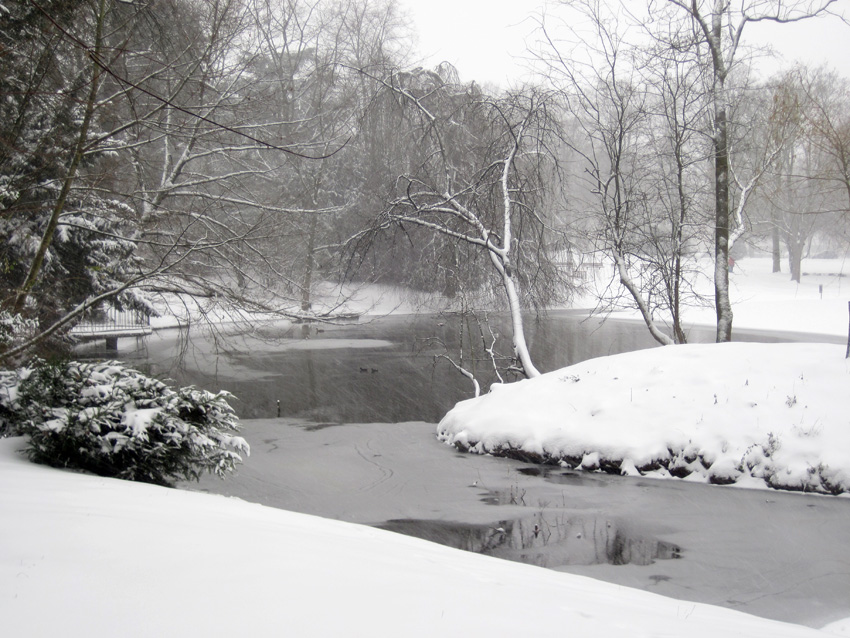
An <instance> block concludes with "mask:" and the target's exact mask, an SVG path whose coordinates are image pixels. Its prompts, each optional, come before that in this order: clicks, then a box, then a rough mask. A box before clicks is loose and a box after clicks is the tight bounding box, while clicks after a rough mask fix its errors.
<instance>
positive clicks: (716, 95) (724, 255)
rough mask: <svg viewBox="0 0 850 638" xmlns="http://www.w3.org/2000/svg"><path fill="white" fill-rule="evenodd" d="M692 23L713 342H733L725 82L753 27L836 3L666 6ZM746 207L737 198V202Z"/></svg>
mask: <svg viewBox="0 0 850 638" xmlns="http://www.w3.org/2000/svg"><path fill="white" fill-rule="evenodd" d="M667 1H668V2H669V3H670V4H671V5H673V6H674V7H676V8H677V9H678V10H680V11H681V12H683V13H684V14H685V15H686V16H687V17H688V19H689V20H690V21H691V23H692V24H693V27H694V31H695V33H696V34H697V35H698V36H699V40H698V42H699V46H700V47H701V48H703V49H704V51H705V53H706V58H707V62H706V65H705V67H704V69H705V73H706V78H707V86H708V87H709V89H710V96H711V102H712V111H713V113H712V119H711V139H712V143H713V146H714V218H715V230H714V296H715V308H716V312H717V336H716V338H717V341H718V342H722V341H730V340H731V338H732V305H731V302H730V300H729V267H728V264H729V249H730V226H731V224H732V223H733V222H732V220H733V219H734V216H733V215H734V213H733V212H732V211H731V210H730V199H729V188H730V182H731V179H732V176H731V174H730V166H729V157H730V137H729V108H730V96H729V89H730V86H729V82H730V80H731V74H732V73H733V71H734V68H735V64H736V62H737V60H738V57H739V51H740V49H741V46H742V43H743V35H744V31H745V29H746V27H747V25H748V24H751V23H755V22H776V23H789V22H797V21H800V20H805V19H809V18H812V17H815V16H819V15H823V14H826V13H828V12H829V9H830V7H831V5H833V4H834V3H835V1H836V0H819V1H817V2H812V1H811V0H805V1H777V2H761V1H759V0H751V1H747V2H742V3H733V2H732V1H731V0H667ZM739 201H746V200H745V198H744V197H743V196H742V200H739Z"/></svg>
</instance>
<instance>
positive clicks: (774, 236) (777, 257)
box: [770, 213, 782, 272]
mask: <svg viewBox="0 0 850 638" xmlns="http://www.w3.org/2000/svg"><path fill="white" fill-rule="evenodd" d="M771 216H772V217H773V229H772V230H771V231H770V241H771V244H772V250H771V254H772V256H773V270H772V271H771V272H782V251H781V250H780V247H781V244H780V242H779V226H777V224H776V217H775V213H774V214H772V215H771Z"/></svg>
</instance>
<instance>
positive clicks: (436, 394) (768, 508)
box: [93, 312, 850, 627]
mask: <svg viewBox="0 0 850 638" xmlns="http://www.w3.org/2000/svg"><path fill="white" fill-rule="evenodd" d="M582 319H583V315H581V314H580V313H574V312H562V313H552V314H551V315H550V316H549V317H548V318H547V319H545V320H544V321H542V322H530V323H529V325H528V333H529V341H530V343H531V348H532V352H533V353H534V355H535V361H536V363H537V364H538V366H539V367H540V368H541V369H542V370H544V371H547V370H552V369H556V368H559V367H562V366H564V365H567V364H570V363H576V362H578V361H580V360H583V359H587V358H590V357H594V356H600V355H605V354H614V353H618V352H623V351H628V350H634V349H637V348H644V347H652V346H653V342H652V340H651V339H650V338H649V337H648V335H647V334H646V330H645V329H644V328H643V327H642V326H640V325H638V324H634V323H629V322H616V321H609V322H608V323H606V324H605V325H604V326H603V327H602V328H599V326H598V324H596V323H591V322H582ZM457 332H458V330H457V320H456V318H455V319H453V318H451V317H449V318H446V317H437V316H417V317H388V318H384V319H381V320H377V321H373V322H369V323H362V324H357V325H350V326H316V325H308V326H294V327H291V328H275V327H271V328H266V329H264V330H263V331H260V332H253V333H252V334H241V335H239V334H237V335H229V336H228V338H227V339H226V340H224V341H218V342H217V341H215V340H212V339H210V338H203V337H200V336H199V337H198V338H193V339H192V340H189V341H187V340H185V339H184V338H183V337H182V336H181V335H179V334H178V333H177V331H161V332H159V333H156V334H155V335H153V336H152V337H150V338H149V339H148V340H147V344H146V348H145V349H143V350H141V351H139V352H132V351H131V349H130V348H129V347H128V346H129V344H130V343H131V342H127V344H126V345H124V344H123V343H122V348H125V349H124V350H123V351H122V352H121V353H120V356H121V357H122V358H126V359H130V361H131V363H132V364H133V365H135V366H136V367H139V368H142V369H145V370H147V371H149V372H152V373H154V374H157V375H159V376H164V377H170V378H172V379H174V380H175V381H176V382H177V383H179V384H190V383H191V384H196V385H199V386H201V387H204V388H207V389H210V390H217V389H226V390H229V391H231V392H233V393H234V394H235V395H236V396H237V397H238V401H236V402H235V403H234V405H235V406H236V408H237V410H238V412H239V413H240V415H241V416H242V417H243V418H246V419H252V420H249V421H245V422H244V423H243V424H244V432H243V434H244V435H245V437H246V438H247V439H248V441H249V442H250V443H251V447H252V452H253V453H252V456H251V457H250V459H248V460H247V462H246V463H245V465H243V466H242V467H241V468H240V470H239V474H238V476H236V477H234V478H231V479H228V480H227V481H224V482H222V481H219V480H217V479H213V478H206V479H204V480H203V481H202V482H201V484H200V486H196V485H194V484H192V485H187V486H186V487H188V488H189V489H202V490H206V491H210V492H216V493H221V494H227V495H232V496H237V497H240V498H244V499H246V500H251V501H256V502H260V503H264V504H266V505H270V506H274V507H281V508H285V509H289V510H293V511H298V512H304V513H309V514H315V515H319V516H324V517H330V518H337V519H341V520H347V521H352V522H357V523H365V524H370V525H376V526H380V527H383V528H386V529H391V530H394V531H398V532H402V533H407V534H412V535H416V536H420V537H423V538H427V539H430V540H433V541H436V542H441V543H444V544H447V545H451V546H454V547H458V548H462V549H467V550H470V551H477V552H482V553H486V554H490V555H493V556H498V557H501V558H505V559H509V560H520V561H523V562H528V563H531V564H537V565H541V566H545V567H548V568H551V569H557V570H562V571H567V572H571V573H576V574H583V575H587V576H591V577H593V578H599V579H602V580H608V581H612V582H615V583H619V584H622V585H627V586H630V587H637V588H641V589H646V590H649V591H654V592H657V593H660V594H664V595H668V596H673V597H676V598H680V599H682V600H684V601H699V602H708V603H712V604H718V605H722V606H727V607H732V608H735V609H739V610H741V611H745V612H749V613H754V614H757V615H762V616H766V617H770V618H775V619H779V620H785V621H790V622H796V623H801V624H807V625H810V626H813V627H820V626H822V625H824V624H826V623H827V622H830V621H833V620H836V619H839V618H845V617H848V616H850V543H848V541H847V529H848V528H850V499H848V498H835V497H821V496H812V495H801V494H789V493H780V492H774V491H764V490H758V491H756V490H744V489H740V488H720V487H715V486H706V485H700V484H694V483H687V482H684V481H661V480H651V479H646V478H638V479H634V478H623V477H615V476H606V475H602V474H588V473H577V472H572V471H567V470H563V469H561V468H551V467H539V466H532V465H528V464H525V463H521V462H518V461H511V460H507V459H495V458H491V457H480V456H474V455H468V454H461V453H458V452H456V451H455V450H453V449H452V448H450V447H447V446H445V445H443V444H441V443H439V442H437V441H436V439H435V436H434V433H435V426H434V425H433V423H436V421H438V420H439V419H440V418H441V417H442V415H443V414H445V412H446V411H447V410H448V409H449V408H451V407H452V406H453V405H454V403H455V402H456V401H458V400H461V399H464V398H467V397H468V396H470V389H471V388H470V385H469V383H468V381H466V380H465V379H463V378H461V377H460V376H459V375H457V374H456V373H455V372H453V371H452V369H451V368H450V367H449V366H448V364H446V363H445V362H440V361H438V362H436V363H434V355H435V354H438V353H440V352H444V350H443V349H441V347H440V346H438V345H436V343H435V342H434V341H433V340H432V339H431V338H432V337H434V336H436V337H438V338H439V339H440V340H441V341H442V342H444V343H448V344H449V345H450V346H453V345H456V343H457V341H456V340H457ZM691 336H692V338H693V337H696V338H695V339H692V340H702V341H711V340H712V339H713V333H712V332H711V331H705V332H703V333H702V334H699V333H692V335H691ZM737 337H738V338H753V335H747V334H746V333H739V334H738V335H737ZM784 338H793V337H791V336H787V335H786V336H782V335H778V336H774V337H773V339H774V340H778V339H784ZM759 340H767V339H764V337H761V338H759ZM93 354H96V353H93ZM99 354H100V355H101V356H103V355H104V353H99ZM178 355H180V356H178ZM110 356H113V355H110ZM278 401H280V413H281V415H282V417H283V418H280V419H277V418H268V417H274V416H275V415H276V413H277V409H278V407H277V406H278V403H277V402H278ZM343 424H344V425H343ZM682 609H683V613H688V612H687V609H688V608H687V606H686V604H684V603H683V608H682Z"/></svg>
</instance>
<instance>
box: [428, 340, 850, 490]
mask: <svg viewBox="0 0 850 638" xmlns="http://www.w3.org/2000/svg"><path fill="white" fill-rule="evenodd" d="M848 389H850V360H848V359H845V358H844V348H843V347H842V346H837V345H829V344H759V343H730V344H722V345H716V344H710V345H684V346H670V347H666V348H655V349H650V350H642V351H638V352H630V353H625V354H620V355H614V356H610V357H601V358H598V359H592V360H589V361H584V362H582V363H579V364H576V365H573V366H570V367H567V368H563V369H562V370H557V371H555V372H550V373H548V374H545V375H543V376H541V377H538V378H536V379H531V380H526V381H520V382H518V383H512V384H507V385H503V386H494V388H493V389H492V390H491V392H490V393H489V394H485V395H483V396H481V397H478V398H476V399H470V400H468V401H463V402H461V403H459V404H458V405H457V406H455V408H454V409H453V410H451V411H450V412H449V413H448V414H447V415H446V417H445V418H444V419H443V420H442V422H441V423H440V425H439V426H438V435H439V437H440V438H441V439H443V440H445V441H446V442H447V443H451V444H455V445H457V446H459V447H461V448H463V449H470V450H471V451H473V452H479V453H497V454H498V453H501V454H512V455H514V456H517V455H519V456H524V457H525V458H529V459H532V460H540V461H546V462H555V461H560V462H562V463H565V464H569V465H570V466H572V467H576V466H578V467H581V468H584V469H588V470H596V469H599V468H600V467H601V468H602V469H606V470H608V471H615V472H620V473H623V474H636V473H637V472H641V473H644V474H648V475H651V476H660V477H669V476H670V475H671V473H672V474H673V475H676V476H680V477H686V478H687V479H688V480H698V481H711V482H714V483H735V482H739V483H740V484H742V485H746V486H762V487H765V486H770V487H776V488H782V489H792V490H803V491H816V492H824V493H839V492H846V491H850V393H848Z"/></svg>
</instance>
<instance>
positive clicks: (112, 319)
mask: <svg viewBox="0 0 850 638" xmlns="http://www.w3.org/2000/svg"><path fill="white" fill-rule="evenodd" d="M150 325H151V318H150V315H148V314H147V313H145V312H142V311H141V310H117V309H116V308H108V309H105V310H97V311H95V312H93V313H91V314H89V315H87V316H85V317H84V318H83V319H82V321H80V322H79V323H78V324H77V325H76V326H74V328H73V330H72V332H74V333H77V334H85V333H98V332H105V331H110V330H133V329H138V328H149V327H150Z"/></svg>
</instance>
